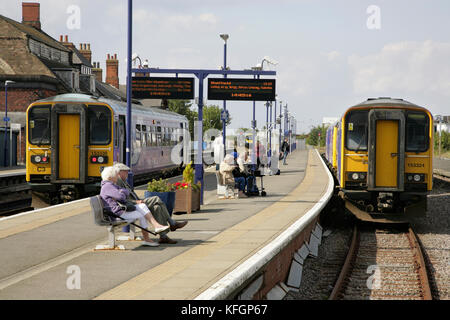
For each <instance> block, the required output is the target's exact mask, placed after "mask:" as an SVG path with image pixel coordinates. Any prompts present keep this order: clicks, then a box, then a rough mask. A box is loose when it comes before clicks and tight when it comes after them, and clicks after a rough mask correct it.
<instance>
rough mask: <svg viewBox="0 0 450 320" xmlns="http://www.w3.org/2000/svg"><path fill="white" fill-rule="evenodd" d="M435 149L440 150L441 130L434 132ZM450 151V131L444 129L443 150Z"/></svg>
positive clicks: (442, 136) (442, 133) (442, 135)
mask: <svg viewBox="0 0 450 320" xmlns="http://www.w3.org/2000/svg"><path fill="white" fill-rule="evenodd" d="M434 150H435V152H437V153H438V152H439V131H438V132H435V133H434ZM447 151H450V133H448V132H445V131H442V132H441V152H442V153H444V152H447Z"/></svg>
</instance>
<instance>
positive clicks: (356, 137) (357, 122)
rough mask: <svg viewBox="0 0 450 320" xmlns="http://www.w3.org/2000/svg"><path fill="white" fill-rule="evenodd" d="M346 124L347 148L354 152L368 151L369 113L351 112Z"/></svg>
mask: <svg viewBox="0 0 450 320" xmlns="http://www.w3.org/2000/svg"><path fill="white" fill-rule="evenodd" d="M345 123H346V124H345V134H346V139H345V147H346V148H347V149H348V150H352V151H367V141H368V125H369V124H368V111H352V112H350V113H349V114H348V115H347V117H346V119H345Z"/></svg>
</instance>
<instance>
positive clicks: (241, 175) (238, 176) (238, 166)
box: [233, 152, 248, 198]
mask: <svg viewBox="0 0 450 320" xmlns="http://www.w3.org/2000/svg"><path fill="white" fill-rule="evenodd" d="M233 157H234V164H235V167H234V169H233V176H234V180H235V182H236V183H237V184H238V186H239V192H240V193H239V198H241V197H242V198H246V197H247V196H246V194H245V186H246V185H247V178H248V175H247V173H246V172H245V167H244V160H243V159H242V158H243V157H241V156H239V154H238V153H237V152H234V153H233ZM247 191H248V188H247Z"/></svg>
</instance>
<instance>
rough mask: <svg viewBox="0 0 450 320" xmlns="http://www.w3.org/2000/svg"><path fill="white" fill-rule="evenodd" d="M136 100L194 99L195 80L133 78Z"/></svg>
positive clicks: (133, 95) (133, 93)
mask: <svg viewBox="0 0 450 320" xmlns="http://www.w3.org/2000/svg"><path fill="white" fill-rule="evenodd" d="M132 82H133V88H132V97H133V98H134V99H194V78H173V77H171V78H168V77H167V78H166V77H133V79H132Z"/></svg>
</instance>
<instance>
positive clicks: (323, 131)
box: [306, 126, 328, 147]
mask: <svg viewBox="0 0 450 320" xmlns="http://www.w3.org/2000/svg"><path fill="white" fill-rule="evenodd" d="M327 128H328V126H317V127H314V128H312V129H311V131H310V132H309V134H308V138H307V139H306V143H307V144H309V145H311V146H319V140H320V147H324V146H325V140H326V136H327ZM319 132H320V139H319Z"/></svg>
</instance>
